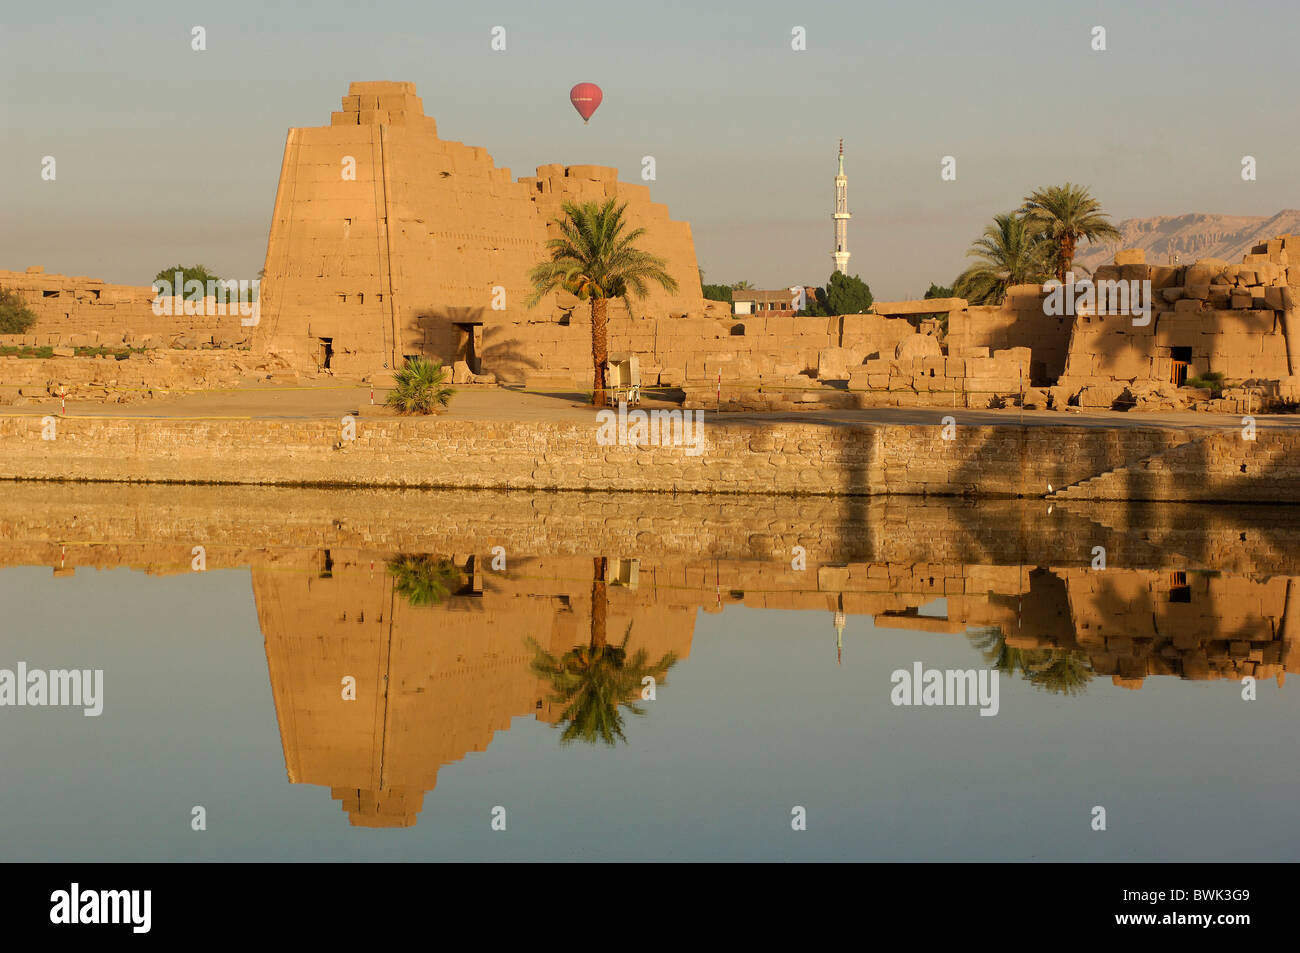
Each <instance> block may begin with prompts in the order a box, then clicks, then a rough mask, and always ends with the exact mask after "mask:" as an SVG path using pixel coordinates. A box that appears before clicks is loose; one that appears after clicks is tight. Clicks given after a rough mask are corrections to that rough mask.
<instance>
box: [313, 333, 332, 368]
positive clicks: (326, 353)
mask: <svg viewBox="0 0 1300 953" xmlns="http://www.w3.org/2000/svg"><path fill="white" fill-rule="evenodd" d="M316 340H317V341H318V342H320V343H319V351H318V353H317V355H316V363H318V364H320V366H321V367H322V368H323V369H324V370H327V371H328V370H329V369H330V365H331V364H332V363H333V361H334V339H333V338H317V339H316Z"/></svg>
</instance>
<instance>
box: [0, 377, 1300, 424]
mask: <svg viewBox="0 0 1300 953" xmlns="http://www.w3.org/2000/svg"><path fill="white" fill-rule="evenodd" d="M386 393H387V392H386V391H385V390H382V389H377V390H376V391H375V392H374V400H375V404H374V405H373V406H372V405H371V403H370V400H371V397H370V394H371V392H370V389H369V387H367V386H365V385H359V386H358V385H354V384H328V383H325V384H304V385H300V386H290V387H286V386H283V385H275V384H269V383H264V384H250V385H248V386H247V387H246V388H243V389H241V390H238V391H215V392H198V393H191V394H180V395H176V396H172V397H165V398H160V399H155V400H141V401H137V402H135V403H130V404H103V403H99V402H95V401H72V400H70V401H68V404H67V415H68V416H69V417H167V418H173V419H185V418H190V419H196V420H197V419H208V420H211V419H221V418H240V419H243V418H266V419H281V420H286V419H287V420H303V419H315V418H338V417H342V416H343V415H344V414H356V415H358V416H359V417H363V418H364V417H370V416H384V417H388V416H393V412H392V411H391V410H388V409H387V408H385V407H383V406H382V405H383V401H384V397H385V396H386ZM640 406H641V407H642V409H647V410H648V409H653V408H655V407H665V408H671V407H675V406H677V405H675V404H671V403H664V402H659V401H653V400H646V401H643V402H642V403H641V405H640ZM705 412H706V414H708V416H709V418H711V419H713V420H715V421H717V422H719V423H726V422H736V423H742V422H743V423H764V422H767V423H771V422H774V421H782V422H791V423H810V424H811V423H816V424H824V425H829V426H851V425H854V424H872V423H876V424H938V423H939V422H940V421H941V420H942V418H943V417H944V416H947V415H949V414H951V415H952V416H953V417H955V418H956V420H957V422H958V423H959V424H969V425H978V426H1012V427H1015V426H1021V425H1024V426H1055V427H1062V426H1066V427H1171V428H1186V429H1205V430H1223V429H1230V428H1236V427H1240V426H1241V418H1239V417H1236V416H1231V415H1226V414H1199V413H1191V412H1187V411H1181V412H1174V413H1158V414H1140V413H1121V412H1115V411H1088V412H1083V413H1070V412H1057V411H1049V410H1026V411H1021V410H1016V409H1008V410H963V409H960V408H957V409H951V410H950V409H947V408H940V407H877V408H872V409H869V410H815V411H791V412H781V413H714V412H712V411H709V410H707V408H706V411H705ZM49 413H54V414H58V413H59V401H58V400H57V399H50V400H44V401H33V402H32V403H29V404H26V405H24V406H22V407H6V408H4V409H3V410H0V414H3V415H6V416H29V417H30V416H43V415H45V414H49ZM593 413H594V410H593V408H592V407H591V406H590V405H589V404H587V403H586V397H585V396H584V395H582V394H578V393H572V394H538V393H531V392H525V391H522V390H516V389H511V388H503V387H494V386H490V385H477V386H470V387H464V388H458V389H457V394H456V396H455V397H454V398H453V399H452V402H451V406H450V408H449V409H448V410H447V412H446V414H447V416H448V417H454V418H461V419H470V420H512V421H515V420H549V421H565V420H571V421H573V422H575V423H582V422H586V421H590V420H591V417H592V415H593ZM1256 423H1257V426H1258V427H1259V428H1261V429H1266V428H1268V429H1274V428H1276V429H1297V428H1300V416H1293V415H1274V416H1268V415H1260V416H1258V417H1257V418H1256Z"/></svg>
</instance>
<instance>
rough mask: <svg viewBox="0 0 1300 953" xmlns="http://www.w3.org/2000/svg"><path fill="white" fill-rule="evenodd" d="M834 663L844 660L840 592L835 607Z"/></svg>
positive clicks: (842, 612)
mask: <svg viewBox="0 0 1300 953" xmlns="http://www.w3.org/2000/svg"><path fill="white" fill-rule="evenodd" d="M834 625H835V664H836V665H839V664H840V663H841V662H843V660H844V593H842V592H841V593H840V595H839V602H838V603H837V606H836V609H835V623H834Z"/></svg>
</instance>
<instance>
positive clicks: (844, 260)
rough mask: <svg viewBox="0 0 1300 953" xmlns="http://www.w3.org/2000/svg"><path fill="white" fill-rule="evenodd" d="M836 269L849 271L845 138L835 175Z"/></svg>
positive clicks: (845, 272) (834, 255)
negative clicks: (837, 172)
mask: <svg viewBox="0 0 1300 953" xmlns="http://www.w3.org/2000/svg"><path fill="white" fill-rule="evenodd" d="M832 217H833V218H834V219H835V250H834V251H833V252H831V257H832V258H834V259H835V270H836V271H838V272H839V273H840V274H842V275H847V274H848V273H849V218H850V216H849V177H848V176H847V175H845V174H844V140H843V139H841V140H840V171H839V174H838V175H836V176H835V214H834V215H833V216H832Z"/></svg>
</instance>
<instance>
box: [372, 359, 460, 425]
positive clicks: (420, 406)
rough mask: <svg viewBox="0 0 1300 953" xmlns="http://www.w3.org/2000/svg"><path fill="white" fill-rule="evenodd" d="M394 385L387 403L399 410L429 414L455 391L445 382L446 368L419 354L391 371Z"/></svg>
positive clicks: (440, 407) (407, 412) (448, 399)
mask: <svg viewBox="0 0 1300 953" xmlns="http://www.w3.org/2000/svg"><path fill="white" fill-rule="evenodd" d="M393 380H394V381H396V387H395V388H394V390H393V392H392V393H391V394H389V395H388V401H387V403H388V406H389V407H393V408H396V410H397V411H398V413H402V414H432V413H435V412H437V411H439V410H441V409H442V408H443V407H446V406H447V405H448V404H449V403H451V398H452V397H453V396H454V395H455V393H456V392H455V391H454V390H452V389H451V388H450V387H448V386H446V385H447V369H446V368H444V367H443V366H442V365H441V364H437V363H431V362H429V361H426V360H425V359H424V358H422V357H417V358H415V359H414V360H410V361H407V362H406V366H405V367H403V368H402V369H401V370H399V371H398V372H397V373H396V374H394V375H393Z"/></svg>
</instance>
